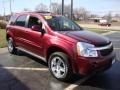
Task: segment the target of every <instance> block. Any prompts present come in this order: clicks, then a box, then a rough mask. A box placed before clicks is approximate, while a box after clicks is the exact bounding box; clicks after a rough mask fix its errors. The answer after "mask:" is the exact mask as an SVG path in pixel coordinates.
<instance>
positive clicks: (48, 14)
mask: <svg viewBox="0 0 120 90" xmlns="http://www.w3.org/2000/svg"><path fill="white" fill-rule="evenodd" d="M23 14H31V15H35V14H36V15H41V16H43V17H44V16H60V15H58V14H52V13H51V12H48V11H34V12H20V13H15V14H13V15H18V16H19V15H23Z"/></svg>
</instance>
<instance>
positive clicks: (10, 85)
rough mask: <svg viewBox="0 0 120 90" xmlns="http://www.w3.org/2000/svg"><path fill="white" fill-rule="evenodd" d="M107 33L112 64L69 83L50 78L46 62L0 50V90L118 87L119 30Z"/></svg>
mask: <svg viewBox="0 0 120 90" xmlns="http://www.w3.org/2000/svg"><path fill="white" fill-rule="evenodd" d="M106 36H107V37H109V38H110V40H111V41H112V42H113V44H114V47H115V52H116V53H117V56H116V59H117V60H116V62H115V63H114V64H113V66H112V67H111V68H110V69H109V70H107V71H105V72H102V73H99V74H96V75H92V76H87V77H82V78H81V79H80V77H79V76H76V77H74V78H75V79H73V81H71V82H69V83H65V82H60V81H58V80H56V79H55V78H53V77H52V75H51V74H50V72H49V71H48V67H47V65H46V64H45V63H44V62H42V61H40V60H38V59H36V58H34V57H32V56H30V55H27V54H25V53H21V52H19V53H18V55H11V54H9V53H8V51H7V48H3V49H0V90H106V89H107V90H120V32H116V33H113V34H109V35H106Z"/></svg>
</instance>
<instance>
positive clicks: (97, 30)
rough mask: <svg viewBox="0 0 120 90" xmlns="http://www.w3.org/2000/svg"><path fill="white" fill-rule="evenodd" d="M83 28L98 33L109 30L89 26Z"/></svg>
mask: <svg viewBox="0 0 120 90" xmlns="http://www.w3.org/2000/svg"><path fill="white" fill-rule="evenodd" d="M84 29H86V30H89V31H92V32H96V33H99V34H102V33H107V32H109V30H104V29H91V28H84Z"/></svg>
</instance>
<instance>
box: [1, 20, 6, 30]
mask: <svg viewBox="0 0 120 90" xmlns="http://www.w3.org/2000/svg"><path fill="white" fill-rule="evenodd" d="M6 25H7V22H6V21H0V28H1V29H5V28H6Z"/></svg>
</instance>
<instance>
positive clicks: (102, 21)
mask: <svg viewBox="0 0 120 90" xmlns="http://www.w3.org/2000/svg"><path fill="white" fill-rule="evenodd" d="M98 25H100V26H107V27H110V26H111V23H110V22H108V21H107V20H105V19H102V20H100V21H99V24H98Z"/></svg>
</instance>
